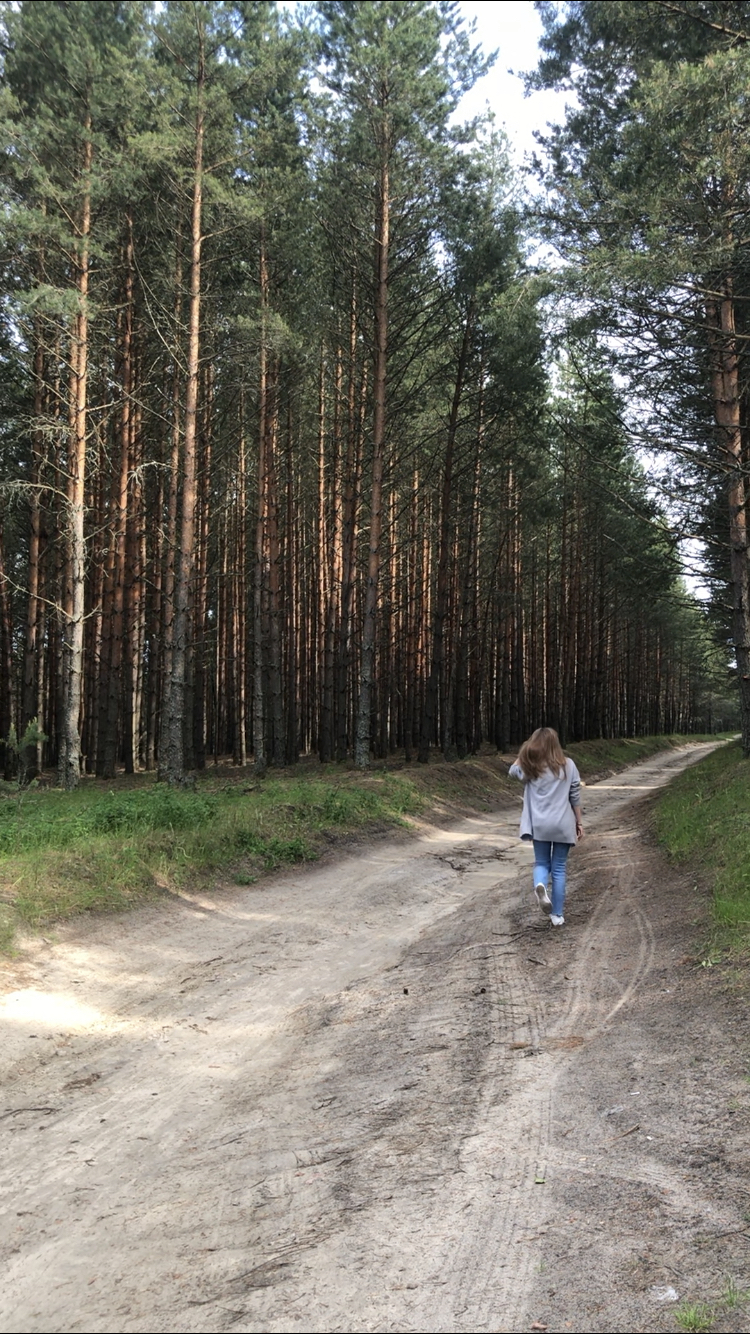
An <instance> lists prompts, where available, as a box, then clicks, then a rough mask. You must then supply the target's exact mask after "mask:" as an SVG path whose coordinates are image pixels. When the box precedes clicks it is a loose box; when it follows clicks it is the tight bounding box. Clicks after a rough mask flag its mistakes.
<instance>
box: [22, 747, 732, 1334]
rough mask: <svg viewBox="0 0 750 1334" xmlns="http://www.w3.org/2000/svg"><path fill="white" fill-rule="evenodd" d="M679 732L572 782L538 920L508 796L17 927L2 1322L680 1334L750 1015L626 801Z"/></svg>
mask: <svg viewBox="0 0 750 1334" xmlns="http://www.w3.org/2000/svg"><path fill="white" fill-rule="evenodd" d="M705 749H706V747H701V746H693V747H688V748H685V749H684V750H682V751H680V752H670V753H668V754H667V755H666V756H660V757H657V758H655V759H653V760H651V761H649V762H647V763H645V764H642V765H639V766H637V767H636V768H634V769H631V770H629V771H627V772H626V773H624V774H621V775H619V776H617V777H613V778H611V779H609V780H607V781H605V782H602V783H599V784H597V785H595V786H591V787H589V788H587V789H586V791H585V803H584V808H585V812H586V816H585V818H586V827H587V831H588V837H587V840H586V843H585V844H584V845H583V847H582V848H580V849H578V851H577V852H576V854H575V855H574V858H573V859H572V861H571V879H570V890H569V899H568V912H567V918H568V924H567V925H566V927H565V928H564V930H562V931H554V930H553V929H552V928H551V927H549V925H548V923H547V922H546V920H545V919H544V918H543V917H542V916H541V914H539V912H538V910H537V909H536V908H535V907H534V906H533V905H532V903H531V901H530V900H531V896H530V893H529V889H528V879H529V876H528V869H529V867H530V853H529V850H528V849H527V848H526V847H525V846H523V845H521V844H520V843H519V842H518V839H517V836H516V830H517V812H516V811H515V810H513V811H509V812H504V813H501V814H499V815H493V816H483V817H481V818H475V819H468V820H465V821H463V822H462V823H461V824H460V825H458V826H456V827H454V828H452V829H450V830H442V831H437V832H436V831H431V832H428V833H426V834H425V836H424V837H420V838H419V839H415V840H410V841H405V840H402V841H395V842H380V843H378V844H376V845H375V846H373V847H372V848H370V849H369V850H367V851H361V850H360V851H358V852H357V854H356V855H355V856H349V857H346V858H343V859H341V860H338V861H336V862H335V863H332V864H330V865H319V866H317V867H315V868H314V869H309V868H304V869H302V870H299V871H296V872H295V873H290V874H288V875H284V876H278V877H275V878H273V879H271V880H269V881H267V882H266V883H265V886H264V887H256V888H253V889H246V890H241V891H240V890H233V891H232V892H231V893H229V892H227V893H221V894H219V895H218V896H217V897H216V898H215V899H214V898H213V897H212V898H210V899H205V900H202V899H195V900H193V901H183V902H181V903H179V904H178V905H177V906H173V905H171V904H170V905H167V906H166V907H165V906H162V905H157V906H155V907H153V908H151V909H149V910H146V911H141V912H138V913H134V914H132V915H130V916H123V917H121V918H117V919H111V918H110V919H100V920H99V921H97V922H92V923H89V924H88V925H87V926H84V927H82V926H80V925H78V926H74V927H71V928H68V929H67V930H66V931H65V933H63V934H61V936H60V938H59V940H58V942H57V943H56V944H54V945H51V946H46V945H43V944H42V945H41V946H40V947H39V950H38V952H37V953H36V954H35V955H33V956H30V957H29V958H28V960H27V961H26V962H25V963H24V965H23V971H22V975H19V974H18V971H17V972H16V976H15V979H14V981H13V990H12V991H11V992H10V993H9V994H7V995H6V996H5V998H4V1002H3V1006H2V1012H3V1030H4V1034H5V1037H4V1040H3V1045H2V1052H1V1053H0V1059H1V1060H2V1064H3V1067H4V1068H3V1097H2V1102H1V1104H0V1111H2V1120H0V1129H2V1131H3V1133H4V1136H5V1140H6V1150H5V1154H4V1168H3V1178H4V1179H3V1194H2V1201H3V1205H4V1208H5V1222H4V1225H3V1234H2V1257H3V1264H4V1271H5V1276H4V1280H3V1284H2V1295H1V1297H0V1328H1V1329H2V1330H7V1331H11V1330H13V1331H50V1330H55V1331H57V1330H60V1331H62V1330H65V1331H67V1330H84V1331H95V1330H96V1331H99V1330H102V1331H114V1330H128V1331H129V1330H191V1331H192V1330H196V1331H197V1330H201V1331H203V1330H205V1331H215V1330H229V1329H232V1330H240V1331H242V1330H247V1331H256V1330H257V1331H260V1330H289V1329H294V1328H299V1329H303V1330H320V1331H329V1330H330V1331H333V1330H384V1331H385V1330H404V1331H406V1330H445V1331H449V1330H461V1331H469V1330H485V1329H487V1330H524V1329H529V1328H530V1327H531V1325H532V1324H533V1322H539V1323H541V1324H542V1325H547V1326H548V1327H549V1329H555V1330H557V1329H559V1330H570V1329H573V1330H634V1329H649V1330H656V1329H662V1328H664V1329H672V1328H675V1326H674V1301H675V1294H677V1295H678V1296H679V1297H680V1298H683V1297H684V1298H687V1299H699V1298H702V1297H705V1298H711V1297H712V1296H713V1295H715V1293H716V1292H717V1291H719V1289H720V1287H721V1284H722V1282H724V1280H725V1278H726V1277H727V1276H733V1277H735V1278H738V1279H741V1273H740V1270H741V1267H742V1265H743V1264H744V1263H745V1257H746V1255H747V1253H748V1251H749V1250H750V1246H748V1239H747V1238H746V1237H745V1235H744V1232H743V1229H745V1228H746V1227H747V1224H746V1223H745V1222H744V1221H743V1213H744V1211H745V1210H746V1209H747V1208H748V1206H750V1198H748V1194H749V1193H750V1179H749V1178H748V1129H747V1104H748V1099H747V1087H748V1086H747V1082H746V1081H745V1080H744V1078H743V1076H744V1074H745V1070H746V1062H745V1060H744V1056H743V1051H744V1048H743V1045H742V1044H743V1041H744V1039H745V1037H746V1034H747V1020H746V1019H745V1018H744V1012H742V1011H741V1009H740V1005H739V1002H738V1001H736V999H735V998H733V995H731V994H730V995H727V996H725V995H724V994H723V990H724V989H725V985H726V979H724V981H723V982H721V984H719V981H718V979H719V975H720V973H721V969H719V968H717V969H714V970H709V969H703V970H701V969H699V968H696V967H695V966H692V965H688V964H686V963H685V962H684V958H683V956H684V953H685V949H686V945H687V947H689V946H690V942H691V941H694V939H695V934H696V933H695V928H694V927H693V926H691V919H692V918H693V917H694V916H695V911H696V910H695V906H694V903H693V902H692V900H691V899H690V891H691V888H692V885H691V882H688V886H687V889H686V888H685V884H684V880H685V877H684V876H683V877H682V878H679V877H675V876H674V875H673V874H672V873H671V872H669V871H668V870H667V869H666V868H665V866H664V863H663V862H662V860H661V858H660V856H659V854H658V852H656V850H655V849H653V848H652V846H651V845H650V843H649V841H648V839H646V840H644V838H643V836H642V832H641V830H642V822H641V821H640V817H639V809H638V805H637V804H636V805H633V804H632V803H633V800H634V799H638V798H639V797H640V796H641V795H642V794H645V793H648V792H649V791H651V790H652V789H653V788H655V787H657V786H658V785H660V784H662V783H664V782H665V781H666V780H667V779H668V778H669V777H670V776H671V774H673V773H674V772H676V771H677V770H679V769H680V768H682V767H683V766H684V765H686V764H688V763H690V762H691V761H693V760H695V759H696V758H698V757H699V756H700V754H702V753H703V752H704V751H705ZM732 1025H734V1027H732ZM738 1318H739V1317H738ZM732 1319H733V1317H732V1316H729V1315H726V1316H725V1317H724V1324H723V1325H720V1326H717V1327H720V1328H727V1329H729V1328H735V1327H736V1328H738V1329H739V1328H743V1327H744V1326H742V1325H739V1324H737V1325H736V1326H735V1325H733V1324H732V1323H731V1321H732ZM727 1322H728V1323H727Z"/></svg>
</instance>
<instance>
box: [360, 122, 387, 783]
mask: <svg viewBox="0 0 750 1334" xmlns="http://www.w3.org/2000/svg"><path fill="white" fill-rule="evenodd" d="M390 226H391V198H390V175H389V165H388V149H387V134H386V133H385V132H384V141H383V147H382V158H381V166H380V179H379V181H378V192H377V213H376V221H375V275H376V276H375V358H374V367H373V371H374V377H373V399H374V402H373V422H372V487H371V491H370V497H371V499H370V550H369V556H368V561H367V586H366V590H365V607H364V625H363V627H362V656H361V663H360V680H359V704H358V708H357V739H356V749H355V762H356V765H357V768H359V769H366V768H367V767H368V765H369V763H370V732H371V726H372V724H371V712H372V693H373V685H374V681H375V628H376V627H375V618H376V615H377V609H378V583H379V580H380V556H381V551H380V548H381V542H382V537H383V464H384V458H385V423H386V416H385V412H386V374H387V370H388V258H389V255H388V252H389V246H390Z"/></svg>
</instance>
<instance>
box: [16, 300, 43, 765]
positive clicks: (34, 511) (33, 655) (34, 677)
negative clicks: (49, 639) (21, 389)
mask: <svg viewBox="0 0 750 1334" xmlns="http://www.w3.org/2000/svg"><path fill="white" fill-rule="evenodd" d="M44 397H45V396H44V344H43V342H42V329H41V321H37V326H36V347H35V349H34V423H35V424H34V432H33V436H32V441H31V499H30V506H29V508H30V511H31V513H30V531H29V575H28V586H29V595H28V601H27V604H26V642H25V645H24V656H23V685H22V691H21V726H20V733H21V736H23V734H24V732H25V731H26V728H27V727H28V725H29V723H30V722H31V721H32V720H33V719H34V718H36V717H38V716H39V685H40V656H39V630H40V620H41V616H40V613H41V603H40V599H39V560H40V547H41V543H40V536H41V520H42V504H41V494H40V490H39V483H40V481H41V471H42V459H43V457H44V429H43V426H42V413H43V411H44ZM41 762H42V756H41V747H40V746H39V744H38V743H35V744H34V745H32V746H29V747H27V749H26V750H25V751H24V753H23V756H22V764H23V773H22V780H23V782H25V783H28V782H30V781H31V779H32V778H35V777H36V776H37V774H38V773H39V771H40V767H41Z"/></svg>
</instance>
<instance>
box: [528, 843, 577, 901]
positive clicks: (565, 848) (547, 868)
mask: <svg viewBox="0 0 750 1334" xmlns="http://www.w3.org/2000/svg"><path fill="white" fill-rule="evenodd" d="M570 849H571V844H570V843H547V842H545V841H544V840H543V839H539V838H535V839H534V884H535V885H546V884H547V882H548V880H549V878H550V876H551V877H552V912H553V913H554V915H555V916H556V917H562V915H563V904H564V903H565V863H566V862H567V860H568V853H569V852H570Z"/></svg>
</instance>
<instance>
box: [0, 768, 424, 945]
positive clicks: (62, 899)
mask: <svg viewBox="0 0 750 1334" xmlns="http://www.w3.org/2000/svg"><path fill="white" fill-rule="evenodd" d="M209 781H210V780H209ZM146 784H147V785H146ZM207 786H208V784H207ZM421 805H422V798H421V797H420V795H419V793H418V792H417V791H416V790H415V789H414V788H413V786H412V785H410V784H409V783H408V782H405V781H404V780H403V779H401V778H399V777H398V776H396V775H383V776H382V777H380V778H378V779H377V780H375V781H374V782H369V783H368V782H364V783H362V784H347V785H338V784H336V783H332V782H327V781H325V780H322V779H312V778H306V779H299V780H297V779H294V778H279V779H271V780H268V781H266V782H264V783H263V784H257V785H253V786H252V787H251V788H250V789H248V788H247V787H245V786H242V785H240V784H239V783H226V784H223V785H221V786H219V787H218V788H215V790H214V791H205V792H179V791H174V790H171V789H169V788H164V787H162V786H161V785H157V784H156V783H154V782H153V780H151V781H150V782H149V781H148V780H145V781H144V786H143V787H141V788H140V789H136V790H131V791H126V792H113V791H102V790H101V788H95V789H88V788H87V786H86V785H85V784H84V785H82V787H81V788H79V789H78V791H76V792H73V793H64V792H58V791H50V792H29V793H27V794H25V795H24V797H23V799H22V800H21V801H19V800H17V799H16V800H14V799H9V798H7V797H6V799H5V800H4V801H0V948H3V947H5V948H7V946H8V944H9V942H10V940H11V939H12V936H13V932H14V929H15V928H16V927H17V926H18V925H24V926H26V927H31V928H36V929H38V928H41V927H45V926H46V925H48V924H49V923H50V922H53V921H55V920H58V919H61V918H65V917H70V916H71V915H73V914H74V913H78V912H86V911H92V910H99V911H113V910H117V909H122V908H126V907H128V906H130V905H132V904H134V903H137V902H139V901H141V900H143V899H144V898H146V897H148V896H149V895H151V894H153V893H155V892H158V891H159V889H179V888H180V887H182V886H184V885H186V884H188V883H190V882H191V881H195V880H196V879H200V878H204V877H207V876H208V875H210V874H211V873H215V872H218V871H219V870H223V871H229V872H230V873H231V872H232V871H234V873H235V879H236V880H237V881H238V882H239V883H243V884H252V883H253V882H254V880H255V879H257V877H258V876H259V875H260V874H262V873H263V872H265V871H271V870H275V869H277V868H278V867H280V866H285V865H292V864H294V863H296V862H302V861H308V860H312V859H314V858H315V857H316V856H317V855H318V851H319V848H320V845H321V842H322V837H321V836H323V835H324V834H325V832H326V831H330V830H339V831H342V832H346V831H353V830H355V829H358V828H361V827H362V826H363V825H368V824H373V823H375V822H379V823H388V824H390V825H397V824H399V823H403V820H404V817H405V816H407V815H409V814H413V813H416V812H417V811H418V810H419V809H420V808H421Z"/></svg>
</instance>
